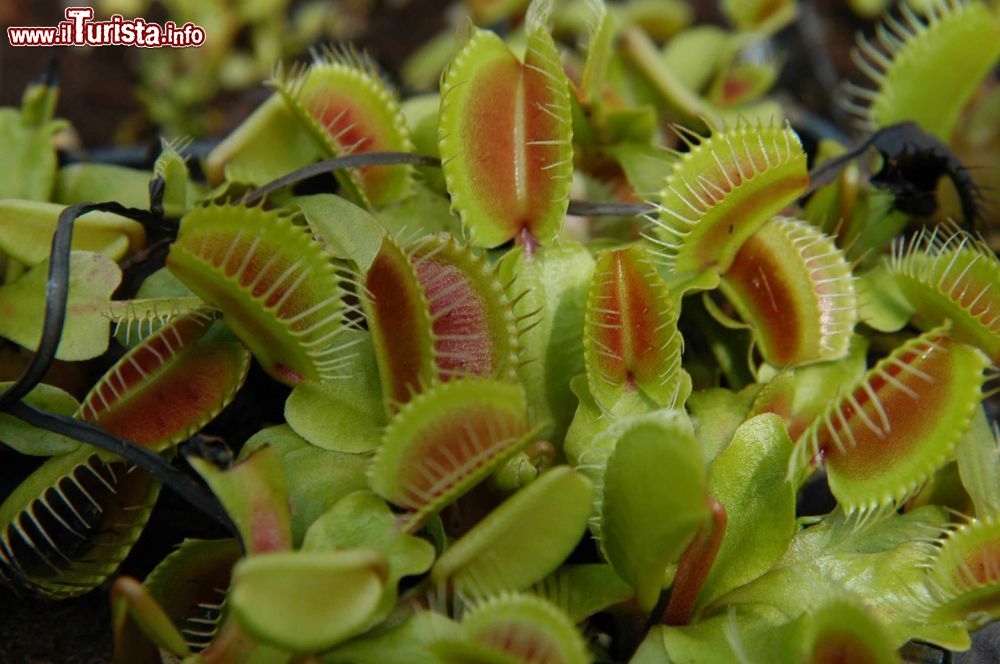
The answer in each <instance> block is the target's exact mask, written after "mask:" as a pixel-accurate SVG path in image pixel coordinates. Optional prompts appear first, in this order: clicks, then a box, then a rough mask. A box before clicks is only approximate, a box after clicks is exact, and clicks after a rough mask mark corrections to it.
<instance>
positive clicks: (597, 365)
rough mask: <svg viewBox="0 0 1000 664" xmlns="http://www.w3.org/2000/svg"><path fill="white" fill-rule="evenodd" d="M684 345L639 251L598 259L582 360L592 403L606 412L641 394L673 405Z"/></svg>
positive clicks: (663, 288) (658, 281)
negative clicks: (622, 398)
mask: <svg viewBox="0 0 1000 664" xmlns="http://www.w3.org/2000/svg"><path fill="white" fill-rule="evenodd" d="M682 349H683V340H682V338H681V335H680V333H679V332H678V331H677V313H676V309H675V307H674V304H673V301H672V300H671V298H670V293H669V292H668V291H667V285H666V284H665V283H664V281H663V278H662V277H661V276H660V275H659V273H658V272H657V271H656V268H655V267H653V265H652V264H651V263H650V262H649V259H648V258H647V256H646V252H645V251H644V250H643V249H642V247H638V246H636V247H631V248H629V249H619V250H614V251H608V252H605V253H603V254H601V255H600V256H599V257H598V259H597V265H596V266H595V268H594V279H593V284H592V285H591V288H590V294H589V297H588V299H587V313H586V322H585V327H584V359H585V361H586V365H587V379H588V381H589V385H590V391H591V394H592V395H593V396H594V400H595V401H596V402H597V403H598V404H600V405H601V406H602V407H603V408H606V409H609V408H611V406H612V405H613V404H614V402H615V400H616V398H617V397H618V396H619V395H620V394H621V393H622V392H623V391H629V390H639V391H641V392H642V393H643V394H645V395H646V396H647V397H649V398H650V399H652V400H653V401H654V402H656V403H657V404H658V405H660V406H665V407H671V406H673V405H674V404H675V402H676V400H677V396H678V390H679V389H680V368H681V352H682Z"/></svg>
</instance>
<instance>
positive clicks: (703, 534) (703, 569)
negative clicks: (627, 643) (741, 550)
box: [660, 498, 729, 627]
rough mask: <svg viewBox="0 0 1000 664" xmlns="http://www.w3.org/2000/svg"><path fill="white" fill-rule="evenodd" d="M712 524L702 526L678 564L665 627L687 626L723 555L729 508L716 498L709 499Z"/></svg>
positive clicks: (662, 619) (664, 621) (665, 616)
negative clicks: (718, 559) (699, 597)
mask: <svg viewBox="0 0 1000 664" xmlns="http://www.w3.org/2000/svg"><path fill="white" fill-rule="evenodd" d="M708 502H709V506H710V508H711V510H712V521H711V523H707V524H705V525H704V526H702V528H701V530H699V531H698V533H697V534H696V535H695V536H694V539H693V540H692V541H691V544H689V545H688V548H687V549H685V550H684V553H683V555H681V560H680V562H679V563H678V564H677V575H676V576H675V577H674V588H673V590H671V591H670V601H669V602H668V603H667V608H666V609H664V610H663V616H662V617H661V618H660V622H661V623H662V624H664V625H672V626H675V627H676V626H681V625H687V624H688V622H690V620H691V614H692V613H694V605H695V602H696V601H697V599H698V593H700V592H701V587H702V586H703V585H705V579H707V578H708V573H709V571H711V569H712V564H713V563H714V562H715V557H716V556H717V555H718V554H719V547H720V546H721V545H722V537H723V535H725V534H726V523H727V522H728V520H729V519H728V517H727V516H726V508H725V507H723V505H722V503H720V502H719V501H717V500H716V499H714V498H709V500H708Z"/></svg>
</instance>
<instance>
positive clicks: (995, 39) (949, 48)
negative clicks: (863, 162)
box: [845, 0, 1000, 141]
mask: <svg viewBox="0 0 1000 664" xmlns="http://www.w3.org/2000/svg"><path fill="white" fill-rule="evenodd" d="M924 4H926V17H925V18H921V17H919V16H917V14H916V12H915V11H914V10H913V8H912V7H911V6H910V5H909V4H908V3H905V2H904V3H901V4H900V5H899V12H900V18H896V17H894V16H893V15H891V14H887V15H886V17H885V20H884V21H883V23H881V24H879V26H878V27H877V28H876V29H875V39H874V42H875V43H873V42H872V41H869V40H868V39H867V38H866V37H864V36H863V35H859V36H858V45H857V47H856V48H855V49H854V50H853V51H852V52H851V58H852V60H853V61H854V64H855V65H857V67H858V69H860V70H861V71H862V72H863V73H864V74H865V75H866V76H867V77H868V78H869V79H871V82H872V83H873V84H874V86H875V89H874V90H872V89H869V88H866V87H861V86H858V85H854V84H852V83H846V84H845V90H846V92H847V93H848V95H849V98H848V99H846V100H845V106H846V107H847V108H848V109H849V110H850V111H851V112H853V113H854V114H855V115H856V116H857V117H858V119H859V121H860V123H861V125H862V126H863V128H864V129H867V130H869V131H874V130H875V129H878V128H880V127H887V126H889V125H892V124H895V123H897V122H902V121H904V120H913V121H915V122H916V123H917V124H919V125H920V126H921V127H922V128H923V129H925V130H927V131H929V132H930V133H932V134H934V135H935V136H937V137H938V138H940V139H941V140H944V141H947V140H949V139H950V138H951V133H952V130H953V129H954V127H955V123H956V122H957V121H958V117H959V113H961V111H962V108H963V107H964V106H965V104H966V102H968V100H969V98H970V97H971V96H972V94H973V92H974V91H975V89H976V86H977V85H979V83H980V82H981V81H982V80H983V78H984V77H985V76H986V74H987V73H988V72H989V70H990V68H991V67H993V65H994V64H995V63H996V59H997V56H1000V20H998V19H997V17H996V14H995V13H991V11H990V10H989V9H988V8H987V6H986V5H985V4H984V3H982V2H975V1H970V0H931V2H927V3H924ZM929 89H933V90H934V94H930V95H929V94H927V91H928V90H929Z"/></svg>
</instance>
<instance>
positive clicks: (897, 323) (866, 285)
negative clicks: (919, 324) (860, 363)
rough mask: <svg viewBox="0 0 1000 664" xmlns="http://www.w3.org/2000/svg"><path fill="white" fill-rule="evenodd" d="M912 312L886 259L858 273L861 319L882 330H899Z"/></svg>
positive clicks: (859, 314)
mask: <svg viewBox="0 0 1000 664" xmlns="http://www.w3.org/2000/svg"><path fill="white" fill-rule="evenodd" d="M912 315H913V307H912V305H910V303H909V302H908V301H907V299H906V296H905V295H903V291H902V289H901V288H900V286H899V284H898V283H897V281H896V279H895V278H894V277H893V275H892V273H890V272H889V264H888V262H887V261H884V260H882V261H879V262H878V263H876V264H875V266H874V267H872V268H871V269H869V270H867V271H865V272H862V273H861V274H860V275H858V319H859V320H860V321H861V322H862V323H864V324H865V325H867V326H868V327H870V328H872V329H874V330H878V331H879V332H897V331H899V330H901V329H903V328H904V327H906V323H907V322H908V321H909V320H910V316H912Z"/></svg>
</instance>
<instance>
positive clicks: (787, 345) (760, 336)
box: [721, 217, 858, 367]
mask: <svg viewBox="0 0 1000 664" xmlns="http://www.w3.org/2000/svg"><path fill="white" fill-rule="evenodd" d="M852 279H853V278H852V276H851V268H850V266H849V265H848V264H847V261H846V260H845V258H844V254H843V253H842V252H841V251H840V250H839V249H838V248H837V247H836V245H835V244H834V242H833V239H832V238H829V237H827V236H825V235H824V234H823V233H822V232H821V231H819V230H818V229H817V228H815V227H814V226H812V225H810V224H807V223H806V222H803V221H798V220H796V219H788V218H784V217H777V218H775V219H772V220H771V221H770V222H768V223H767V224H765V225H764V226H762V227H761V228H760V230H758V231H757V232H756V233H754V234H753V235H751V236H750V238H749V239H747V241H746V242H745V243H744V244H743V246H742V247H740V250H739V252H738V253H737V254H736V257H735V259H734V260H733V263H732V265H731V266H730V267H729V270H727V271H726V273H725V274H724V275H723V278H722V283H721V288H722V292H723V293H725V294H726V297H727V298H728V300H729V301H730V302H731V303H732V305H733V306H734V307H735V308H736V310H737V311H738V312H739V313H740V316H742V317H743V319H744V321H746V322H747V323H749V324H750V325H752V326H753V329H754V332H755V336H756V341H757V347H758V348H759V349H760V353H761V355H762V356H763V357H764V360H765V361H766V362H768V363H769V364H771V365H773V366H776V367H783V366H789V365H798V364H806V363H810V362H818V361H824V360H836V359H840V358H841V357H843V356H844V355H845V354H846V353H847V347H848V345H849V343H850V340H851V334H852V333H853V331H854V324H855V322H856V321H857V310H858V307H857V298H856V297H855V293H854V283H853V280H852Z"/></svg>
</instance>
